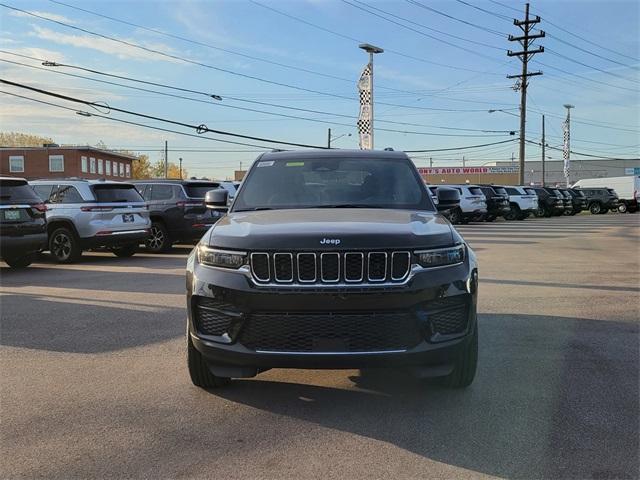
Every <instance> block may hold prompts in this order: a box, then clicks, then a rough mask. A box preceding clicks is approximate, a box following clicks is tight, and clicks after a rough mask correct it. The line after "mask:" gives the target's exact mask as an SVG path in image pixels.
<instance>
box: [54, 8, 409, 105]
mask: <svg viewBox="0 0 640 480" xmlns="http://www.w3.org/2000/svg"><path fill="white" fill-rule="evenodd" d="M49 1H50V2H51V3H55V4H58V5H63V6H65V7H68V8H72V9H74V10H78V11H81V12H85V13H89V14H91V15H95V16H97V17H100V18H104V19H107V20H111V21H113V22H118V23H122V24H124V25H129V26H131V27H135V28H140V29H142V30H145V31H148V32H153V33H155V34H157V35H162V36H165V37H168V38H173V39H176V40H180V41H183V42H187V43H191V44H193V45H198V46H201V47H206V48H210V49H213V50H217V51H221V52H225V53H229V54H232V55H237V56H240V57H244V58H249V59H251V60H255V61H258V62H263V63H268V64H270V65H276V66H278V67H282V68H288V69H291V70H296V71H299V72H304V73H309V74H312V75H318V76H320V77H325V78H331V79H333V80H339V81H342V82H348V83H350V84H353V79H350V78H344V77H338V76H336V75H330V74H327V73H323V72H318V71H316V70H311V69H307V68H302V67H298V66H295V65H288V64H285V63H281V62H275V61H273V60H268V59H265V58H261V57H256V56H253V55H249V54H245V53H242V52H237V51H234V50H230V49H227V48H222V47H218V46H215V45H212V44H210V43H206V42H202V41H199V40H194V39H192V38H188V37H184V36H181V35H175V34H172V33H168V32H163V31H162V30H158V29H155V28H151V27H147V26H145V25H141V24H138V23H133V22H129V21H126V20H122V19H120V18H116V17H112V16H109V15H104V14H102V13H98V12H95V11H93V10H88V9H85V8H81V7H78V6H75V5H69V4H68V3H64V2H60V1H58V0H49ZM376 87H377V88H381V89H385V90H390V91H395V92H402V93H414V92H412V91H409V90H402V89H397V88H391V87H387V86H385V85H377V86H376Z"/></svg>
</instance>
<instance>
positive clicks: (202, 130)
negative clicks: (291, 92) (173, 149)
mask: <svg viewBox="0 0 640 480" xmlns="http://www.w3.org/2000/svg"><path fill="white" fill-rule="evenodd" d="M0 83H4V84H5V85H11V86H14V87H19V88H23V89H25V90H30V91H32V92H37V93H40V94H43V95H48V96H50V97H55V98H59V99H62V100H67V101H69V102H76V103H81V104H83V105H87V106H90V107H93V108H95V107H99V108H105V107H106V108H107V109H108V110H113V111H114V112H120V113H126V114H128V115H134V116H137V117H142V118H147V119H149V120H155V121H158V122H164V123H170V124H172V125H178V126H181V127H186V128H191V129H193V130H195V131H196V132H197V133H199V134H202V133H206V132H210V133H216V134H218V135H228V136H231V137H237V138H244V139H247V140H256V141H259V142H266V143H278V144H281V145H289V146H293V147H303V148H320V149H326V147H323V146H318V145H308V144H304V143H294V142H287V141H280V140H273V139H270V138H261V137H254V136H251V135H243V134H239V133H232V132H227V131H223V130H214V129H210V128H208V127H207V126H206V125H204V124H203V125H191V124H188V123H184V122H178V121H175V120H169V119H166V118H162V117H156V116H153V115H147V114H144V113H138V112H133V111H131V110H125V109H122V108H116V107H112V106H109V105H102V104H101V103H100V102H89V101H86V100H82V99H79V98H75V97H70V96H68V95H61V94H59V93H55V92H50V91H47V90H43V89H40V88H35V87H30V86H28V85H24V84H21V83H16V82H12V81H9V80H4V79H0ZM84 114H88V115H93V113H89V112H84ZM251 146H256V145H251Z"/></svg>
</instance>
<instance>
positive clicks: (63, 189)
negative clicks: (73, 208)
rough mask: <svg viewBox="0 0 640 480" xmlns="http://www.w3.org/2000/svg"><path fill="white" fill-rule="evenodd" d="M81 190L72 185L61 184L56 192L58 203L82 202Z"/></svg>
mask: <svg viewBox="0 0 640 480" xmlns="http://www.w3.org/2000/svg"><path fill="white" fill-rule="evenodd" d="M83 201H84V200H83V199H82V197H81V196H80V192H78V190H77V189H76V187H73V186H71V185H60V186H59V187H58V193H57V194H56V203H82V202H83Z"/></svg>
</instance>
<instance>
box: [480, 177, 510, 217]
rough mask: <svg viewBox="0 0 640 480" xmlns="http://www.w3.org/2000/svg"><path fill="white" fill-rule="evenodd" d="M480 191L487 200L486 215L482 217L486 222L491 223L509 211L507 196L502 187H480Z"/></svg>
mask: <svg viewBox="0 0 640 480" xmlns="http://www.w3.org/2000/svg"><path fill="white" fill-rule="evenodd" d="M480 190H482V193H484V196H485V197H486V199H487V214H486V215H485V217H484V219H485V220H486V221H487V222H493V221H494V220H495V219H496V218H498V217H501V216H503V215H506V214H508V213H509V212H510V211H511V207H510V205H509V194H508V193H507V191H506V190H505V189H504V188H503V187H496V186H492V185H480Z"/></svg>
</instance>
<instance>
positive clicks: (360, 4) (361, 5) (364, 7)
mask: <svg viewBox="0 0 640 480" xmlns="http://www.w3.org/2000/svg"><path fill="white" fill-rule="evenodd" d="M342 1H343V2H344V3H346V4H348V5H351V6H352V7H354V8H358V9H360V10H362V11H365V12H367V13H370V14H371V15H375V16H376V17H379V18H382V19H383V20H387V21H389V22H392V20H390V19H388V18H385V17H384V16H382V15H377V14H376V13H374V12H371V11H369V10H368V9H372V10H376V11H378V12H380V13H383V14H385V15H389V16H390V17H393V18H396V19H398V20H402V21H403V22H407V23H410V24H411V25H416V26H418V27H420V28H424V29H427V30H431V31H434V32H436V33H439V34H440V35H445V36H448V37H452V38H455V39H457V40H461V41H463V42H469V43H472V44H474V45H482V46H483V47H487V48H493V49H495V50H502V48H500V47H496V46H495V45H489V44H487V43H482V42H478V41H477V40H471V39H468V38H464V37H459V36H457V35H453V34H451V33H447V32H443V31H442V30H438V29H435V28H433V27H428V26H426V25H424V24H422V23H417V22H414V21H412V20H409V19H407V18H404V17H401V16H399V15H395V14H393V13H390V12H387V11H386V10H382V9H381V8H378V7H374V6H373V5H369V4H365V3H363V2H360V1H358V0H353V1H354V2H355V3H356V4H358V5H354V4H353V3H351V2H348V1H346V0H342ZM392 23H395V24H396V25H400V26H401V27H404V28H408V29H410V30H411V31H414V32H416V33H419V34H420V35H424V36H426V37H428V38H431V39H433V40H436V41H438V42H442V43H444V44H446V45H450V46H452V47H455V48H461V49H463V50H464V51H466V52H469V53H473V54H476V53H477V52H476V51H474V50H470V49H467V48H464V47H461V46H459V45H456V44H454V43H450V42H447V41H446V40H442V39H441V38H438V37H436V36H433V35H429V34H428V33H424V32H418V31H416V30H414V29H412V28H409V27H407V26H405V25H401V24H399V23H396V22H392Z"/></svg>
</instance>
